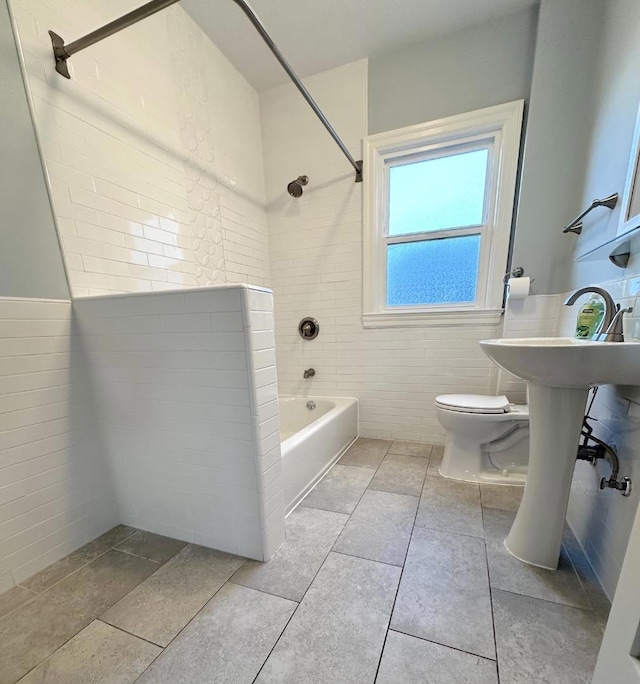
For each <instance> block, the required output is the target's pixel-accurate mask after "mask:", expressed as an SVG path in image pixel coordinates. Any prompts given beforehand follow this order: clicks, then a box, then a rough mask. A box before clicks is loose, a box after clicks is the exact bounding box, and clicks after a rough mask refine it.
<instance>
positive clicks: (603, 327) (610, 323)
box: [565, 286, 633, 342]
mask: <svg viewBox="0 0 640 684" xmlns="http://www.w3.org/2000/svg"><path fill="white" fill-rule="evenodd" d="M584 294H597V295H600V297H602V299H604V316H603V317H602V322H601V323H600V326H599V328H598V334H597V336H596V339H597V340H598V341H599V342H624V335H623V333H622V317H623V316H624V314H625V313H631V311H633V309H632V308H631V307H629V308H628V309H620V305H619V304H616V303H615V302H614V301H613V297H612V296H611V295H610V294H609V293H608V292H607V291H606V290H605V289H603V288H601V287H595V286H592V287H581V288H580V289H579V290H576V291H575V292H574V293H573V294H572V295H571V296H570V297H569V298H568V299H567V300H566V301H565V305H566V306H571V305H572V304H575V303H576V301H577V300H578V297H581V296H582V295H584Z"/></svg>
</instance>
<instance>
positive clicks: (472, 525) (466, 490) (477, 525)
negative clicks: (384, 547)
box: [416, 475, 484, 537]
mask: <svg viewBox="0 0 640 684" xmlns="http://www.w3.org/2000/svg"><path fill="white" fill-rule="evenodd" d="M416 525H417V526H418V527H430V528H432V529H434V530H442V531H444V532H453V533H455V534H468V535H471V536H472V537H483V536H484V528H483V526H482V506H481V505H480V488H479V487H478V485H476V484H467V483H466V482H457V481H455V480H447V479H446V478H444V477H430V476H429V475H427V477H426V479H425V482H424V488H423V490H422V497H421V498H420V507H419V508H418V515H417V517H416Z"/></svg>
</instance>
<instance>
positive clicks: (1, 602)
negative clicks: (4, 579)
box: [0, 587, 36, 617]
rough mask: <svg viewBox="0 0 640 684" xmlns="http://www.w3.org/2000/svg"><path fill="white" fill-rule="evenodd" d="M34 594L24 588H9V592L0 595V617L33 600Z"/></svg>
mask: <svg viewBox="0 0 640 684" xmlns="http://www.w3.org/2000/svg"><path fill="white" fill-rule="evenodd" d="M34 596H36V594H34V593H33V592H32V591H29V590H28V589H25V588H24V587H11V589H9V591H5V592H4V594H0V617H2V616H3V615H6V614H7V613H10V612H11V611H12V610H15V609H16V608H17V607H18V606H21V605H22V604H23V603H26V602H27V601H29V600H30V599H32V598H34Z"/></svg>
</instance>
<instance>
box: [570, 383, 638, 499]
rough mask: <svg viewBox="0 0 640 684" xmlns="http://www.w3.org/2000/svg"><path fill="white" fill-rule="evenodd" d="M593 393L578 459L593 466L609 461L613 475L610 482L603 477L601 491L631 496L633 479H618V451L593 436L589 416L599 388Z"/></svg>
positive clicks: (583, 425) (585, 419) (584, 421)
mask: <svg viewBox="0 0 640 684" xmlns="http://www.w3.org/2000/svg"><path fill="white" fill-rule="evenodd" d="M591 391H592V392H593V394H592V395H591V402H590V403H589V408H588V409H587V412H586V413H585V416H584V420H583V421H582V430H581V431H580V435H581V437H582V438H583V439H582V443H581V444H580V446H579V447H578V459H580V460H582V461H588V462H589V463H590V464H591V465H592V466H595V465H596V463H597V462H598V460H599V459H606V460H607V461H609V464H610V465H611V475H610V476H609V479H608V480H607V478H606V477H603V478H602V479H601V480H600V489H616V490H617V491H619V492H620V493H621V494H622V496H625V497H627V496H631V478H630V477H628V476H626V475H625V476H624V477H623V478H621V479H618V476H619V472H620V461H619V459H618V454H617V453H616V450H615V449H614V447H613V446H611V445H609V444H607V443H606V442H604V441H602V440H601V439H599V438H598V437H594V436H593V427H592V426H591V424H590V423H589V420H593V419H592V418H591V416H590V415H589V414H590V412H591V407H592V406H593V402H594V401H595V398H596V394H597V393H598V387H593V388H592V389H591ZM589 440H591V441H592V442H595V446H590V445H589V444H588V442H589Z"/></svg>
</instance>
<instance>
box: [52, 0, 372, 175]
mask: <svg viewBox="0 0 640 684" xmlns="http://www.w3.org/2000/svg"><path fill="white" fill-rule="evenodd" d="M232 1H233V2H235V4H236V5H238V7H239V8H240V9H241V10H242V11H243V12H244V13H245V15H246V16H247V17H248V19H249V21H250V22H251V23H252V24H253V26H254V28H255V29H256V31H257V32H258V33H259V34H260V37H261V38H262V40H263V41H264V42H265V43H266V44H267V47H268V48H269V50H271V52H272V53H273V55H274V57H275V58H276V59H277V60H278V62H280V66H282V68H283V69H284V70H285V71H286V72H287V75H288V76H289V78H290V79H291V80H292V81H293V84H294V85H295V87H296V88H297V89H298V90H299V91H300V94H301V95H302V97H303V98H304V99H305V100H306V101H307V104H308V105H309V106H310V107H311V109H313V111H314V113H315V115H316V116H317V117H318V119H320V121H321V122H322V125H323V126H324V127H325V128H326V129H327V132H328V133H329V135H330V136H331V137H332V138H333V139H334V141H335V143H336V145H338V147H339V148H340V149H341V150H342V154H344V156H345V157H346V158H347V160H348V161H349V163H350V164H351V166H353V168H354V170H355V172H356V183H362V160H360V161H356V160H355V159H354V158H353V156H352V155H351V153H350V152H349V150H348V149H347V146H346V145H345V144H344V143H343V142H342V140H341V138H340V136H339V135H338V134H337V133H336V132H335V130H334V128H333V126H332V125H331V124H330V123H329V120H328V119H327V117H326V116H325V115H324V114H323V113H322V110H321V109H320V107H318V104H317V102H316V101H315V100H314V99H313V97H311V93H309V91H308V90H307V89H306V88H305V86H304V84H303V83H302V81H301V80H300V78H299V77H298V75H297V74H296V72H295V71H294V70H293V68H292V67H291V65H290V64H289V62H287V60H286V59H285V56H284V55H283V54H282V52H280V50H279V48H278V46H277V45H276V44H275V43H274V42H273V40H272V38H271V36H270V35H269V34H268V33H267V30H266V29H265V27H264V25H263V24H262V22H261V21H260V19H258V16H257V15H256V13H255V12H254V11H253V9H252V8H251V6H250V5H249V4H248V3H247V2H246V0H232ZM177 2H179V0H152V1H151V2H147V3H146V4H144V5H142V6H141V7H138V8H137V9H135V10H133V11H131V12H129V13H128V14H125V15H124V16H122V17H119V18H118V19H115V20H114V21H112V22H109V23H108V24H106V25H105V26H102V27H101V28H99V29H96V30H95V31H92V32H91V33H88V34H87V35H86V36H83V37H82V38H78V39H77V40H74V41H73V42H72V43H69V44H68V45H65V42H64V39H63V38H61V37H60V36H59V35H58V34H57V33H54V32H53V31H49V36H50V37H51V44H52V46H53V56H54V59H55V63H56V71H57V72H58V73H59V74H61V75H62V76H64V77H65V78H71V74H70V73H69V67H68V65H67V60H68V59H69V58H70V57H71V56H72V55H74V54H75V53H76V52H80V50H84V49H85V48H88V47H90V46H91V45H94V44H95V43H97V42H99V41H101V40H103V39H104V38H108V37H109V36H112V35H113V34H114V33H118V31H122V29H125V28H127V27H128V26H131V25H132V24H135V23H137V22H139V21H141V20H142V19H146V18H147V17H150V16H151V15H152V14H155V13H156V12H159V11H160V10H163V9H166V8H167V7H170V6H171V5H174V4H175V3H177Z"/></svg>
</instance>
